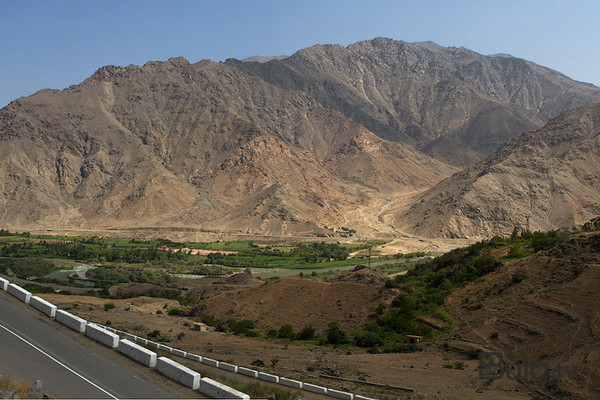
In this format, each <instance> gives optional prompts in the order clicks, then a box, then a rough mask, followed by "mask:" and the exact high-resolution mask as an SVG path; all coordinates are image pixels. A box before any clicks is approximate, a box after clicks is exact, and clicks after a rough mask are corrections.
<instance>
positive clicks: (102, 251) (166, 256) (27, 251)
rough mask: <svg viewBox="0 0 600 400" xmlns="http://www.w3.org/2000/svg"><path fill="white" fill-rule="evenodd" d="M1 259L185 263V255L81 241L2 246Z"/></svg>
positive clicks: (24, 243) (0, 249)
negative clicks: (34, 258)
mask: <svg viewBox="0 0 600 400" xmlns="http://www.w3.org/2000/svg"><path fill="white" fill-rule="evenodd" d="M0 256H2V257H31V256H36V257H56V258H68V259H73V260H87V261H108V262H114V261H120V262H126V263H143V262H147V261H164V260H183V259H185V258H186V256H187V255H186V254H184V253H181V252H177V253H174V252H169V251H162V250H158V249H156V248H147V249H140V248H129V247H110V246H108V245H91V244H88V243H83V242H81V241H75V242H67V241H52V242H48V241H42V242H39V243H32V242H23V243H10V244H8V243H7V244H5V245H3V246H0Z"/></svg>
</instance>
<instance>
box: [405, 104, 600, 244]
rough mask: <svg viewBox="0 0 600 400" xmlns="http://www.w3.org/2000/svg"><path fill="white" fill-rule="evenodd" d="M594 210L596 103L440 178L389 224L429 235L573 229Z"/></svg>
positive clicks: (598, 156) (598, 203) (598, 137)
mask: <svg viewBox="0 0 600 400" xmlns="http://www.w3.org/2000/svg"><path fill="white" fill-rule="evenodd" d="M598 214H600V104H596V105H594V106H590V107H584V108H579V109H575V110H571V111H567V112H565V113H563V114H561V115H559V116H558V117H556V118H554V119H552V120H551V121H550V122H548V124H547V125H546V126H544V127H543V128H542V129H540V130H538V131H531V132H526V133H523V134H521V135H519V136H517V137H515V138H514V139H512V140H509V141H508V142H507V143H505V145H504V146H503V147H502V148H501V149H500V150H498V151H497V152H496V153H495V154H494V155H492V156H490V157H489V158H487V159H486V160H485V161H482V162H480V163H478V164H476V165H474V166H472V167H470V168H468V169H466V170H464V171H461V172H458V173H456V174H454V175H453V176H452V177H450V178H448V179H446V180H444V181H442V182H440V183H439V184H438V185H436V186H435V187H433V188H431V189H430V190H428V191H426V192H425V193H423V194H422V195H421V196H420V197H418V198H417V199H416V200H415V203H414V205H413V206H411V207H410V209H409V210H408V211H406V212H404V213H401V214H397V215H396V217H395V218H396V220H395V223H396V224H398V225H402V224H403V225H404V226H405V227H406V228H407V230H409V231H411V232H413V233H415V234H419V235H424V236H428V237H436V236H445V237H478V236H479V237H489V236H493V235H495V234H507V233H510V232H511V231H512V230H513V229H514V228H515V227H517V228H520V229H529V230H532V231H534V230H542V231H547V230H554V229H572V228H574V227H580V226H581V225H582V224H584V223H585V222H587V221H589V220H590V219H591V218H592V217H595V216H597V215H598Z"/></svg>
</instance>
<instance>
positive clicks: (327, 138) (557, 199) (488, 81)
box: [0, 38, 600, 236]
mask: <svg viewBox="0 0 600 400" xmlns="http://www.w3.org/2000/svg"><path fill="white" fill-rule="evenodd" d="M256 60H258V61H256V62H253V61H252V59H251V60H244V62H242V61H237V60H233V59H230V60H227V61H226V62H225V63H214V62H211V61H207V60H204V61H200V62H198V63H195V64H190V63H189V62H188V61H187V60H185V59H183V58H181V57H180V58H172V59H170V60H168V61H165V62H148V63H147V64H145V65H144V66H134V65H130V66H127V67H116V66H106V67H103V68H100V69H99V70H98V71H97V72H96V73H95V74H94V75H92V76H91V77H90V78H88V79H87V80H85V81H84V82H82V83H81V84H79V85H74V86H71V87H69V88H67V89H65V90H62V91H58V90H42V91H40V92H38V93H36V94H35V95H33V96H30V97H27V98H21V99H18V100H15V101H14V102H12V103H11V104H9V105H8V106H7V107H5V108H3V109H2V110H0V143H1V145H0V185H1V188H2V189H1V190H0V224H2V225H3V226H5V227H7V228H10V229H36V230H39V229H49V230H61V229H91V230H94V229H98V230H101V229H117V230H118V229H129V228H140V229H141V228H149V227H152V228H161V229H167V230H168V229H180V230H181V229H184V230H185V229H188V230H190V231H198V232H200V231H209V232H225V233H241V234H275V235H287V234H294V235H315V234H318V235H329V234H332V233H333V231H332V228H333V229H335V228H337V227H342V226H345V227H351V228H353V229H356V230H357V231H358V232H359V234H360V235H375V236H377V235H379V236H384V235H393V234H397V233H398V232H399V231H402V230H404V231H407V232H411V233H417V234H425V235H443V236H477V235H489V234H496V233H500V232H503V231H506V230H510V229H512V226H514V225H515V224H516V223H521V224H522V221H523V216H524V215H529V218H530V219H531V222H532V224H533V227H537V226H539V227H544V228H557V227H563V226H571V225H573V224H577V223H582V222H585V221H583V219H585V218H587V219H590V218H588V217H589V216H592V215H593V214H594V213H596V214H597V213H598V211H599V210H598V205H599V204H600V200H599V196H598V189H597V188H598V187H600V185H598V175H597V171H598V170H599V169H598V148H599V146H598V136H597V135H596V136H594V132H595V133H597V129H598V128H597V125H596V121H597V119H598V114H599V111H598V107H597V106H595V107H592V108H584V109H580V110H576V111H571V112H569V113H567V114H563V115H561V116H558V117H557V115H558V114H560V113H561V112H563V111H565V110H568V109H572V108H576V107H582V106H587V105H591V104H594V103H599V102H600V89H599V88H597V87H595V86H593V85H589V84H584V83H580V82H575V81H573V80H571V79H569V78H567V77H565V76H564V75H562V74H560V73H558V72H555V71H552V70H550V69H547V68H544V67H541V66H538V65H536V64H534V63H531V62H529V61H525V60H522V59H517V58H513V57H510V56H483V55H480V54H477V53H474V52H472V51H469V50H467V49H464V48H444V47H441V46H438V45H436V44H434V43H429V42H427V43H405V42H401V41H394V40H390V39H383V38H377V39H373V40H371V41H365V42H359V43H355V44H352V45H350V46H348V47H342V46H339V45H324V46H323V45H318V46H314V47H310V48H307V49H303V50H300V51H298V52H297V53H296V54H294V55H292V56H290V57H287V58H284V57H276V58H273V59H264V58H261V59H258V58H257V59H256ZM577 113H579V114H577ZM580 114H581V115H580ZM577 115H580V116H579V117H578V116H577ZM548 118H555V119H554V120H552V122H551V123H549V124H548V125H547V126H546V127H545V128H543V129H541V130H540V131H534V130H535V129H539V128H541V127H542V126H543V125H544V123H545V121H546V120H547V119H548ZM561 121H562V122H561ZM578 121H579V122H578ZM557 124H558V125H560V127H557ZM561 124H562V125H561ZM527 130H529V132H527V133H524V134H522V135H520V136H517V135H518V134H519V133H520V132H523V131H527ZM511 138H512V139H511ZM507 139H510V140H509V141H508V142H506V143H505V144H504V145H503V144H502V143H504V142H505V141H506V140H507ZM486 157H487V158H486ZM511 157H513V158H512V159H514V162H513V164H518V169H514V170H512V169H511V172H510V174H515V175H514V177H515V181H518V182H520V183H518V184H515V187H512V188H511V190H510V191H505V190H504V189H505V188H506V187H505V186H502V185H501V186H500V189H498V190H497V191H500V192H502V193H503V195H502V196H503V197H502V196H500V195H497V194H495V193H496V192H497V191H496V192H495V191H494V190H496V189H497V188H496V187H491V188H490V187H487V186H485V185H483V184H481V183H480V179H479V178H481V177H484V176H487V175H485V174H488V175H489V173H490V172H493V171H496V170H498V169H499V168H501V166H500V165H502V166H504V165H505V164H503V163H506V162H508V161H507V160H508V159H509V158H511ZM563 157H568V158H567V159H564V158H563ZM555 160H558V161H560V162H558V163H557V165H560V168H559V167H558V166H557V165H554V166H553V167H550V166H548V165H547V163H552V162H554V161H555ZM513 167H514V168H517V167H516V166H514V165H512V166H511V167H510V168H513ZM465 168H467V169H465ZM502 168H503V167H502ZM506 168H509V167H506ZM557 168H558V169H557ZM517 172H518V173H517ZM455 173H456V175H453V174H455ZM519 174H520V175H519ZM490 176H491V175H490ZM511 176H513V175H511ZM478 179H479V180H478ZM573 179H576V182H577V183H573V185H575V186H572V185H571V183H570V182H574V181H573ZM502 184H503V185H504V183H502ZM436 185H437V186H436ZM492 186H493V185H492ZM492 189H494V190H492ZM486 196H492V197H494V196H495V197H494V200H497V201H495V202H491V203H493V204H496V205H495V206H494V207H493V208H492V205H491V203H490V202H489V201H487V200H486ZM514 199H518V200H519V201H522V202H523V204H521V203H518V204H519V206H518V212H517V213H516V215H514V216H513V215H510V214H511V212H512V211H515V209H514V204H513V200H514ZM550 200H551V203H550V204H548V203H547V202H548V201H550ZM478 202H480V203H481V204H484V205H486V206H489V210H488V209H482V208H481V205H480V204H479V203H478ZM502 203H505V204H504V205H502ZM525 203H526V204H525ZM410 206H412V208H410ZM478 207H479V208H478ZM502 207H505V208H506V209H510V211H511V212H508V211H506V210H504V211H503V208H502ZM484 208H485V207H484ZM479 209H481V210H482V212H481V213H480V212H479V211H473V210H479ZM465 210H468V212H467V211H465ZM432 213H433V214H432ZM457 213H458V214H457ZM437 215H441V216H442V217H438V216H437ZM456 215H459V217H456ZM442 223H443V224H444V225H443V226H442V225H440V224H442ZM478 224H479V225H480V226H477V225H478ZM328 227H329V228H328Z"/></svg>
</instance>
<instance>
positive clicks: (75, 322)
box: [55, 310, 87, 333]
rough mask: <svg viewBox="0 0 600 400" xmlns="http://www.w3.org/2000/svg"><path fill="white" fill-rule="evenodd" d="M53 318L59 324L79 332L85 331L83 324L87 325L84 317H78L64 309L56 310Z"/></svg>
mask: <svg viewBox="0 0 600 400" xmlns="http://www.w3.org/2000/svg"><path fill="white" fill-rule="evenodd" d="M55 318H56V320H57V321H58V322H60V323H61V324H63V325H66V326H68V327H69V328H71V329H73V330H76V331H77V332H79V333H84V332H85V326H86V325H87V321H86V320H85V319H82V318H79V317H77V316H75V315H73V314H71V313H69V312H66V311H65V310H56V316H55Z"/></svg>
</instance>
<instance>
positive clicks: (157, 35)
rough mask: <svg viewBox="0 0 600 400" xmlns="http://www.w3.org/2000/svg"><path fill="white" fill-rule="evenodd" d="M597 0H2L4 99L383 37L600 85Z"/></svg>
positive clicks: (1, 102)
mask: <svg viewBox="0 0 600 400" xmlns="http://www.w3.org/2000/svg"><path fill="white" fill-rule="evenodd" d="M599 15H600V1H598V0H493V1H488V0H472V1H470V0H414V1H408V0H371V1H354V0H231V1H227V0H195V1H192V0H189V1H177V0H170V1H166V0H165V1H156V0H118V1H114V0H100V1H97V0H94V1H92V0H74V1H66V0H64V1H63V0H55V1H48V0H35V1H34V0H0V57H1V59H0V60H1V62H0V107H4V106H5V105H6V104H8V103H9V102H10V101H12V100H14V99H16V98H18V97H21V96H28V95H31V94H33V93H35V92H36V91H38V90H40V89H44V88H52V89H63V88H65V87H68V86H70V85H72V84H78V83H80V82H81V81H83V80H84V79H86V78H87V77H89V76H90V75H91V74H93V73H94V71H96V70H97V69H98V68H99V67H102V66H104V65H109V64H114V65H129V64H138V65H141V64H144V63H145V62H147V61H150V60H166V59H168V58H170V57H176V56H184V57H185V58H187V59H188V60H189V61H190V62H196V61H198V60H201V59H211V60H213V61H224V60H225V59H227V58H237V59H242V58H245V57H249V56H253V55H263V56H275V55H282V54H285V55H291V54H293V53H294V52H295V51H297V50H299V49H301V48H304V47H308V46H311V45H314V44H325V43H338V44H342V45H348V44H351V43H354V42H357V41H360V40H368V39H372V38H374V37H377V36H383V37H389V38H393V39H396V40H404V41H408V42H416V41H425V40H431V41H434V42H436V43H438V44H440V45H443V46H457V47H458V46H464V47H467V48H469V49H471V50H474V51H477V52H479V53H482V54H494V53H509V54H512V55H513V56H516V57H521V58H525V59H528V60H531V61H534V62H536V63H538V64H541V65H544V66H547V67H550V68H553V69H556V70H558V71H560V72H562V73H564V74H566V75H568V76H569V77H571V78H573V79H576V80H580V81H585V82H591V83H594V84H596V85H597V86H600V62H599V61H600V23H599V22H598V16H599Z"/></svg>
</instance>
